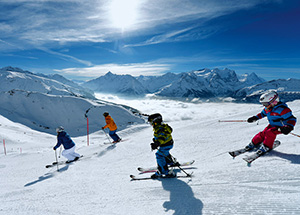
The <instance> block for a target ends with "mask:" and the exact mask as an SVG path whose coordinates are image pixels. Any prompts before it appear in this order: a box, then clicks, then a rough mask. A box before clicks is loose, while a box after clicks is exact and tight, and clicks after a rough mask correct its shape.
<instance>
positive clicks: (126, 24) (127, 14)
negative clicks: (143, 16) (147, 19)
mask: <svg viewBox="0 0 300 215" xmlns="http://www.w3.org/2000/svg"><path fill="white" fill-rule="evenodd" d="M138 4H139V0H113V2H112V4H111V10H110V11H111V20H112V25H113V27H115V28H121V29H122V30H125V29H128V28H130V27H132V26H133V25H134V24H135V22H136V19H137V13H138Z"/></svg>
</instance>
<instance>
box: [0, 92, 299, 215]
mask: <svg viewBox="0 0 300 215" xmlns="http://www.w3.org/2000/svg"><path fill="white" fill-rule="evenodd" d="M102 99H105V98H103V97H102ZM109 99H110V100H111V101H113V102H119V103H123V104H126V105H131V106H133V107H135V108H137V109H139V110H141V111H142V112H144V113H155V112H160V113H161V114H162V115H163V117H164V120H165V122H167V123H169V124H170V125H171V126H172V127H173V137H174V140H175V146H174V148H173V149H172V150H171V153H172V155H173V156H174V157H176V158H177V159H178V160H179V162H180V161H182V162H183V161H188V160H191V159H195V160H196V162H195V164H194V165H193V166H192V169H189V170H187V171H188V172H194V174H193V175H194V177H193V178H192V179H188V178H185V179H182V178H181V179H161V180H147V181H130V178H129V175H130V174H134V175H138V171H137V170H136V168H137V167H139V166H142V167H150V166H154V165H156V163H155V152H152V151H151V149H150V145H149V144H150V143H151V141H152V133H153V131H152V128H151V126H150V125H149V124H140V125H132V126H130V127H127V128H126V129H124V130H122V131H119V132H118V134H119V135H120V136H121V137H122V138H123V139H124V141H122V142H120V143H118V144H117V145H116V146H110V145H104V144H103V142H107V141H108V140H107V138H106V136H105V135H104V133H103V131H97V132H95V133H93V134H91V135H90V145H89V146H87V137H86V136H81V137H76V138H73V140H74V141H75V143H76V144H77V150H76V151H77V152H78V153H80V154H82V155H83V156H84V157H83V158H82V159H81V160H80V161H78V162H75V163H72V164H69V165H60V166H59V170H60V171H59V172H58V171H57V169H56V167H53V168H50V169H46V168H45V165H47V164H50V163H52V162H53V161H55V155H54V151H53V150H52V147H53V146H54V145H55V143H56V137H55V136H53V135H50V134H45V133H41V132H37V131H33V130H31V129H30V128H28V127H25V126H23V125H21V124H16V123H14V122H11V121H9V120H7V119H6V118H4V117H1V116H0V124H1V126H0V135H1V136H0V137H1V142H2V139H5V143H6V150H7V155H4V151H3V147H0V190H1V192H0V202H1V203H0V214H1V215H2V214H3V215H8V214H9V215H19V214H26V215H27V214H30V215H40V214H43V215H45V214H49V215H57V214H62V215H64V214H74V215H75V214H85V215H94V214H101V215H123V214H124V215H149V214H163V215H164V214H174V215H185V214H186V215H194V214H195V215H201V214H212V215H215V214H218V215H219V214H224V215H225V214H226V215H228V214H245V215H246V214H247V215H248V214H255V215H256V214H259V215H260V214H268V215H270V214H274V215H275V214H278V215H279V214H280V215H284V214H287V215H291V214H295V215H296V214H300V186H299V184H300V176H299V170H300V138H298V137H295V136H292V135H287V136H285V135H279V136H278V138H277V139H278V140H280V141H281V143H282V144H281V145H280V146H279V147H278V148H277V149H276V150H274V151H272V152H270V153H269V154H268V155H266V156H264V157H261V158H259V159H257V160H256V161H254V162H253V163H252V165H251V167H248V166H247V165H246V162H245V161H243V160H242V157H243V156H245V155H240V156H238V157H236V158H235V159H232V158H231V156H230V155H229V154H228V151H230V150H234V149H238V148H241V147H244V146H245V145H246V144H248V142H249V141H250V140H251V138H252V137H253V135H254V134H256V133H257V132H259V131H260V130H262V129H263V128H264V127H265V126H266V125H267V120H266V119H262V120H260V121H259V124H255V123H252V124H249V123H219V122H218V120H219V119H224V120H225V119H247V118H248V117H250V116H252V115H254V114H257V113H258V112H260V111H261V110H262V106H261V105H255V104H234V103H202V104H193V103H184V102H178V101H171V100H153V99H144V100H120V99H118V98H116V97H109ZM288 105H289V107H290V108H291V109H292V110H293V113H294V115H295V116H296V117H297V118H298V119H299V118H300V101H294V102H290V103H288ZM298 124H299V122H298ZM293 132H294V133H296V134H300V129H299V125H296V128H295V130H294V131H293ZM1 146H2V144H1ZM58 152H59V151H58ZM60 160H64V158H60ZM178 174H179V175H180V174H183V173H181V172H178ZM145 175H150V174H144V175H141V176H145Z"/></svg>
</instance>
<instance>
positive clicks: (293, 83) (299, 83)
mask: <svg viewBox="0 0 300 215" xmlns="http://www.w3.org/2000/svg"><path fill="white" fill-rule="evenodd" d="M267 90H276V91H277V92H278V94H279V97H280V99H281V100H282V101H285V102H287V101H293V100H296V99H300V80H299V79H293V78H290V79H287V80H285V79H278V80H272V81H267V82H263V83H261V84H257V85H254V86H251V87H245V88H243V89H241V90H238V91H237V92H236V95H235V97H236V98H239V99H241V100H244V101H247V102H257V101H258V100H259V97H260V95H261V94H262V93H263V92H265V91H267Z"/></svg>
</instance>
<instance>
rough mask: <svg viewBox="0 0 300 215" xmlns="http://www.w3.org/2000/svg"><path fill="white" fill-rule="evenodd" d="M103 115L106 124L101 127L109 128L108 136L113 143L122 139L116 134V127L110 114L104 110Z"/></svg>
mask: <svg viewBox="0 0 300 215" xmlns="http://www.w3.org/2000/svg"><path fill="white" fill-rule="evenodd" d="M103 116H104V117H105V122H106V125H105V126H104V127H102V129H106V128H109V136H110V137H111V138H112V139H113V140H114V141H113V143H117V142H120V141H121V140H122V139H121V138H120V137H119V136H118V135H117V129H118V127H117V125H116V123H115V122H114V120H113V118H111V116H110V115H109V113H107V112H104V113H103Z"/></svg>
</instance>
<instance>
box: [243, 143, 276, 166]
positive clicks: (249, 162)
mask: <svg viewBox="0 0 300 215" xmlns="http://www.w3.org/2000/svg"><path fill="white" fill-rule="evenodd" d="M279 145H280V141H279V140H275V141H274V144H273V148H272V149H271V150H269V151H267V152H265V153H263V154H261V153H258V151H257V152H255V153H254V154H252V155H250V156H246V157H245V158H243V160H244V161H246V162H247V164H248V166H250V165H251V163H252V162H253V161H255V160H256V159H257V158H259V157H261V156H263V155H265V154H267V153H269V152H270V151H272V150H273V149H275V148H276V147H278V146H279Z"/></svg>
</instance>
